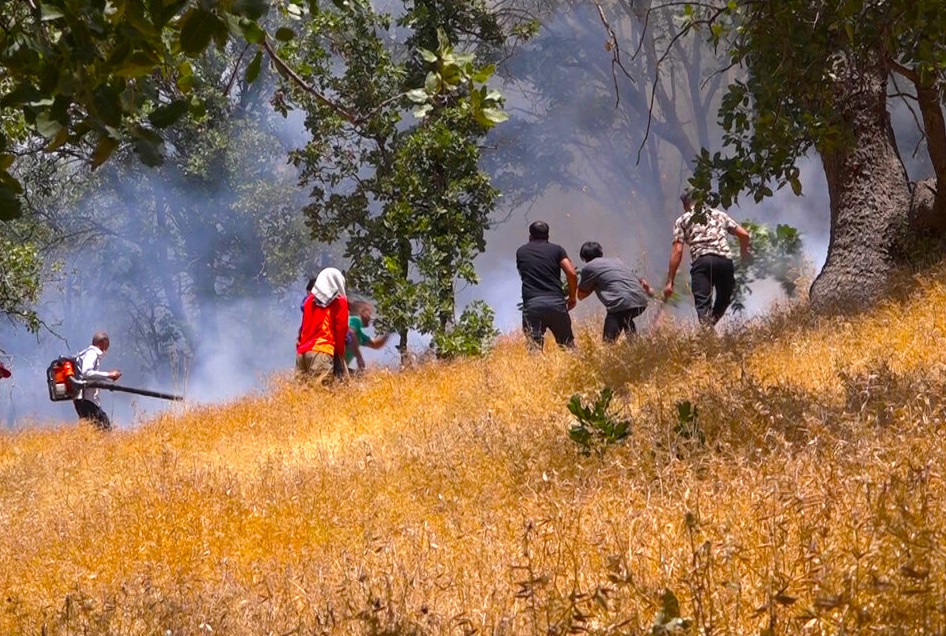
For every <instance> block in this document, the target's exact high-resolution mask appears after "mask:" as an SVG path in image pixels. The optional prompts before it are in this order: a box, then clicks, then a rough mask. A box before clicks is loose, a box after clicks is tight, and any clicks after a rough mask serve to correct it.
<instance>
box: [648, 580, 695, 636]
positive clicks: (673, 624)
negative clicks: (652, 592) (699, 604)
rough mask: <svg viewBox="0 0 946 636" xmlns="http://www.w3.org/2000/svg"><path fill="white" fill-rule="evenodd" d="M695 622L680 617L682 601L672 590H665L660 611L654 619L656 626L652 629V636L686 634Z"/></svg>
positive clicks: (661, 597) (661, 598)
mask: <svg viewBox="0 0 946 636" xmlns="http://www.w3.org/2000/svg"><path fill="white" fill-rule="evenodd" d="M692 622H693V621H691V620H690V619H688V618H683V617H682V616H681V615H680V601H679V600H677V595H676V594H674V593H673V591H672V590H671V589H669V588H668V589H666V590H664V593H663V594H661V595H660V610H658V611H657V616H655V617H654V624H653V626H652V627H651V628H650V633H651V636H669V635H670V634H686V633H688V632H689V630H690V625H691V624H692Z"/></svg>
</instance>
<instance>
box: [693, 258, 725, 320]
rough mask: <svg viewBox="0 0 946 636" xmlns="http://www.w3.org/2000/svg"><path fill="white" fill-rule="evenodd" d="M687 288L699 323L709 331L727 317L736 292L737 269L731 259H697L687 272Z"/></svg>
mask: <svg viewBox="0 0 946 636" xmlns="http://www.w3.org/2000/svg"><path fill="white" fill-rule="evenodd" d="M690 286H691V287H692V288H693V301H694V303H695V304H696V315H697V316H699V318H700V322H701V323H703V324H704V325H708V326H710V327H711V326H713V325H715V324H716V323H717V322H719V319H720V318H722V317H723V314H725V313H726V308H727V307H729V303H730V302H732V294H733V290H735V289H736V268H735V266H734V265H733V262H732V259H731V258H726V257H724V256H719V255H717V254H705V255H703V256H701V257H699V258H698V259H696V260H695V261H693V266H692V267H691V268H690ZM713 290H715V291H716V299H715V300H713Z"/></svg>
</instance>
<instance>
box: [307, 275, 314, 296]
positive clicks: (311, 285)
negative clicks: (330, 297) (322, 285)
mask: <svg viewBox="0 0 946 636" xmlns="http://www.w3.org/2000/svg"><path fill="white" fill-rule="evenodd" d="M313 287H315V279H314V278H310V279H309V282H308V283H306V286H305V290H306V291H307V292H310V293H311V292H312V288H313Z"/></svg>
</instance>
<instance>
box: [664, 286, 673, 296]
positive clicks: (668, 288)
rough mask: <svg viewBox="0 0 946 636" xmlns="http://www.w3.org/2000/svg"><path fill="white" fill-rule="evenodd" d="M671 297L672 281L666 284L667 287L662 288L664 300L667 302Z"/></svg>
mask: <svg viewBox="0 0 946 636" xmlns="http://www.w3.org/2000/svg"><path fill="white" fill-rule="evenodd" d="M671 296H673V282H672V281H671V282H669V283H667V286H666V287H664V300H667V299H668V298H670V297H671Z"/></svg>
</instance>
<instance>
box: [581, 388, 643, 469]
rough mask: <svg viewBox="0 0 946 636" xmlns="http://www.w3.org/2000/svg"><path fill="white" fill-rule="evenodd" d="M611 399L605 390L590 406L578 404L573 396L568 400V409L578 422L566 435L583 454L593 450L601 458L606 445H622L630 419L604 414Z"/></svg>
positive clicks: (629, 430)
mask: <svg viewBox="0 0 946 636" xmlns="http://www.w3.org/2000/svg"><path fill="white" fill-rule="evenodd" d="M613 397H614V391H613V390H612V389H611V388H610V387H605V388H603V389H601V393H600V394H599V395H598V398H597V399H596V400H595V401H594V402H593V403H592V404H591V405H588V406H586V405H585V404H582V401H581V396H579V395H578V394H577V393H576V394H575V395H573V396H572V397H571V400H569V401H568V410H569V411H570V412H571V414H572V415H574V416H575V419H577V420H578V423H576V424H574V425H572V427H571V428H570V429H568V436H569V437H570V438H571V439H572V441H573V442H575V443H576V444H578V445H579V446H580V447H581V451H582V453H583V454H585V455H590V454H591V452H592V451H594V452H595V453H597V454H598V455H602V454H604V451H605V449H606V448H607V447H608V446H610V445H612V444H618V443H620V442H623V441H624V440H625V439H626V438H627V436H628V435H630V434H631V421H630V420H622V419H617V418H616V417H614V416H613V415H611V414H610V413H608V408H609V407H610V406H611V399H612V398H613Z"/></svg>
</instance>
